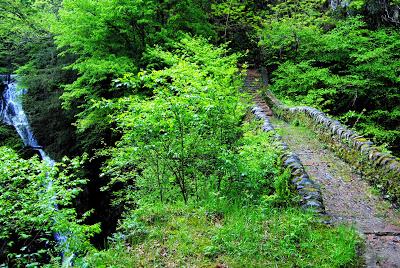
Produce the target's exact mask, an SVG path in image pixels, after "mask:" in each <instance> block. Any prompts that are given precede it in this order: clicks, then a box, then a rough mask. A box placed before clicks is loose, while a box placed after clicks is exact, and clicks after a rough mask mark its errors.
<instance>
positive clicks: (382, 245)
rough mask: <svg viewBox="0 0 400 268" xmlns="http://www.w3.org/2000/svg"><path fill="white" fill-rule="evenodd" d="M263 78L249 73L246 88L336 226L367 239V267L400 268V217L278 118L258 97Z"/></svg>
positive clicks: (308, 135) (311, 137)
mask: <svg viewBox="0 0 400 268" xmlns="http://www.w3.org/2000/svg"><path fill="white" fill-rule="evenodd" d="M258 79H259V75H257V73H256V72H254V71H249V75H248V79H247V82H246V85H247V88H248V89H249V90H250V91H252V92H254V96H255V97H254V102H255V103H256V104H257V106H259V107H260V108H262V109H263V110H264V111H265V112H266V113H267V114H268V115H269V117H270V121H271V122H272V124H273V125H274V127H275V128H276V131H277V132H278V133H279V134H280V135H281V136H282V138H283V141H284V142H286V143H287V144H288V146H289V149H290V150H291V151H292V152H294V153H296V154H297V155H298V156H299V158H300V160H301V162H302V163H303V166H304V167H305V169H306V171H307V173H308V174H309V176H310V178H311V179H312V180H313V181H315V182H316V183H317V184H318V185H319V186H320V187H321V192H322V197H323V201H324V205H325V210H326V214H327V216H329V218H330V220H331V222H332V224H350V225H353V226H354V227H355V228H356V230H358V232H359V233H360V234H361V236H362V237H363V238H364V239H365V245H366V248H365V255H364V256H365V265H366V267H400V214H399V212H398V211H395V210H394V209H392V208H391V206H390V204H389V203H387V202H386V201H384V200H382V199H381V198H380V197H379V196H378V195H377V194H376V193H375V191H374V190H373V188H372V187H370V186H369V185H368V183H367V182H366V181H364V180H363V179H362V176H361V175H360V174H359V173H358V172H357V171H356V170H355V169H353V167H352V166H350V165H349V164H348V163H346V162H344V161H343V160H341V159H340V158H338V157H337V156H336V155H335V153H334V152H332V151H330V150H329V149H327V148H326V146H325V145H324V144H323V143H322V142H321V141H319V140H318V138H317V136H316V134H315V133H314V132H313V131H312V130H311V129H308V128H306V127H301V126H295V125H293V124H291V123H287V122H284V121H282V120H280V119H278V118H276V117H274V116H273V113H272V111H271V109H270V108H269V107H268V105H267V104H266V103H265V102H264V101H263V100H262V98H260V97H259V96H258V94H257V93H256V90H257V89H258V86H257V84H259V83H258V82H257V80H258Z"/></svg>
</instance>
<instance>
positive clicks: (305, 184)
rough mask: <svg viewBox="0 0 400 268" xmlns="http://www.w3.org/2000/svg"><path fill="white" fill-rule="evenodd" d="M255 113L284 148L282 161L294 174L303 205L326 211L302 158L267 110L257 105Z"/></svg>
mask: <svg viewBox="0 0 400 268" xmlns="http://www.w3.org/2000/svg"><path fill="white" fill-rule="evenodd" d="M252 112H253V114H254V115H255V117H256V118H257V119H258V120H262V121H263V122H264V123H263V126H262V130H263V131H265V132H272V133H273V137H274V139H275V141H276V142H277V144H278V147H279V148H280V149H281V150H282V152H283V154H282V163H283V165H284V167H285V168H288V169H289V170H290V172H291V175H292V184H293V185H294V187H295V188H296V190H297V192H298V194H299V195H300V197H301V205H302V207H303V208H306V209H313V210H315V211H316V212H319V213H324V212H325V208H324V205H323V202H322V195H321V191H320V189H319V187H318V185H317V184H316V183H315V182H314V181H312V180H311V179H310V177H309V176H308V174H307V172H306V170H305V169H304V166H303V164H302V163H301V161H300V158H299V157H298V156H297V155H296V154H294V153H292V152H290V150H289V148H288V146H287V144H286V143H285V142H283V141H282V137H281V136H280V135H279V134H278V133H276V131H275V129H274V127H273V125H272V124H271V122H270V120H269V118H268V116H267V114H266V113H265V111H264V110H263V109H262V108H260V107H258V106H255V107H254V108H253V109H252Z"/></svg>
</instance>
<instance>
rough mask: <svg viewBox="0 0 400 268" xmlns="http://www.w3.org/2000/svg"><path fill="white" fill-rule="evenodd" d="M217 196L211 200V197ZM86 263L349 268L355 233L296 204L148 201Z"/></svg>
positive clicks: (353, 261)
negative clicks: (290, 205) (148, 202)
mask: <svg viewBox="0 0 400 268" xmlns="http://www.w3.org/2000/svg"><path fill="white" fill-rule="evenodd" d="M216 203H218V204H216ZM120 228H121V229H120V232H119V233H118V234H116V235H115V236H114V238H113V239H112V240H110V244H109V247H108V249H107V250H104V251H99V252H93V253H91V254H90V255H88V256H87V257H86V259H85V262H86V264H87V265H88V267H351V266H356V265H357V255H356V249H357V247H358V245H359V240H358V237H357V234H356V232H355V231H354V230H353V229H351V228H348V227H344V226H339V227H335V228H334V227H329V226H326V225H324V224H321V223H319V220H318V216H316V215H315V214H314V213H313V212H305V211H302V210H300V209H298V208H293V207H292V208H279V209H278V208H270V207H267V206H262V205H260V206H246V207H241V206H237V205H235V204H230V203H228V202H224V201H221V200H220V201H217V200H207V201H206V202H204V203H203V204H200V205H199V204H190V205H184V204H183V203H177V204H173V205H165V204H154V205H153V206H148V207H143V208H141V209H139V210H137V211H133V212H131V213H129V214H128V215H127V216H126V218H125V220H124V222H123V223H122V225H121V227H120Z"/></svg>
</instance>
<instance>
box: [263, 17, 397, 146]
mask: <svg viewBox="0 0 400 268" xmlns="http://www.w3.org/2000/svg"><path fill="white" fill-rule="evenodd" d="M361 19H362V18H360V17H350V18H347V19H346V20H341V21H338V22H336V23H335V25H331V26H330V27H331V28H332V29H330V30H326V29H325V28H324V24H320V25H313V26H308V25H305V26H302V27H297V26H296V27H295V29H296V31H295V35H293V36H292V35H290V34H289V33H290V31H291V30H288V31H286V30H285V29H286V28H287V27H288V26H287V25H288V24H287V23H286V20H284V21H279V22H277V25H278V26H277V27H272V28H270V27H266V28H265V29H264V31H263V33H262V34H263V39H262V41H261V42H260V45H261V46H262V47H263V49H264V51H265V55H269V56H270V57H271V58H273V59H276V60H277V61H275V62H274V61H272V63H279V66H278V68H277V70H276V71H275V72H274V73H273V77H272V78H273V79H272V82H273V84H272V85H271V89H272V90H273V91H274V92H275V93H277V94H278V95H279V96H280V97H282V98H284V99H290V100H291V101H294V102H295V103H300V104H306V105H311V106H314V107H317V108H320V109H322V110H324V111H328V112H330V113H331V114H333V115H336V116H338V117H339V118H343V119H344V120H345V122H347V123H349V124H350V125H353V126H354V127H355V128H356V129H357V130H358V131H360V132H362V133H364V134H366V135H368V136H370V137H373V138H374V139H375V140H376V141H377V142H378V143H380V144H383V143H387V144H389V146H390V147H391V148H392V149H394V150H398V148H396V147H395V146H396V144H398V143H399V135H398V134H399V128H398V127H399V125H400V124H399V117H398V112H396V111H397V110H398V109H397V106H398V105H397V104H398V102H399V97H400V92H399V84H400V80H399V77H400V76H399V70H400V69H399V66H400V65H399V62H400V61H399V59H400V54H399V51H398V49H397V47H399V46H400V43H399V40H400V33H399V31H397V30H395V29H385V28H382V29H379V30H374V31H373V30H369V29H367V28H366V24H365V23H364V22H363V21H362V20H361ZM289 21H293V20H292V19H289ZM296 23H297V22H296ZM289 25H290V24H289ZM316 26H317V27H316ZM325 26H326V25H325ZM294 36H296V38H295V37H294ZM294 40H297V41H296V45H295V49H293V44H294V42H295V41H294ZM272 55H275V56H272ZM349 111H354V114H353V115H355V114H357V115H358V116H356V117H354V116H352V115H351V112H349Z"/></svg>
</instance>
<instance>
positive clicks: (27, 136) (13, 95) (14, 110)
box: [0, 75, 73, 267]
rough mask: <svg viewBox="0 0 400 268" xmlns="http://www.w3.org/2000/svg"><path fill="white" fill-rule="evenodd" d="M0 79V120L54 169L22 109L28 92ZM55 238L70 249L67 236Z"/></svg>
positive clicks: (66, 262)
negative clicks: (3, 84)
mask: <svg viewBox="0 0 400 268" xmlns="http://www.w3.org/2000/svg"><path fill="white" fill-rule="evenodd" d="M0 78H1V79H0V82H1V80H5V81H6V87H5V90H4V92H3V96H2V98H1V99H0V119H1V120H2V121H3V122H4V123H5V124H7V125H11V126H14V128H15V129H16V131H17V132H18V134H19V136H20V137H21V139H22V141H23V143H24V144H25V146H27V147H30V148H32V149H34V150H37V151H38V152H39V154H40V156H41V158H42V159H43V160H44V161H45V162H46V163H47V164H48V165H49V166H51V167H53V166H54V165H55V161H54V160H53V159H51V158H50V157H49V156H48V155H47V154H46V152H45V151H44V150H43V149H42V147H41V146H40V145H39V144H38V142H37V140H36V138H35V136H34V135H33V132H32V130H31V127H30V125H29V121H28V117H27V116H26V114H25V112H24V110H23V108H22V95H23V94H25V93H26V90H25V89H19V88H18V86H17V81H16V77H15V76H12V75H11V76H5V75H0ZM52 186H53V182H52V181H49V183H48V185H47V190H50V189H51V187H52ZM52 201H54V200H52ZM51 203H53V202H51ZM53 205H54V208H55V209H58V207H57V204H55V203H54V204H53ZM54 237H55V240H56V241H57V243H59V244H61V245H64V246H66V247H67V248H68V241H67V237H66V236H65V235H63V234H60V233H56V234H55V235H54ZM63 255H64V254H63ZM72 258H73V254H72V255H70V256H63V267H69V266H71V260H72Z"/></svg>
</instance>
